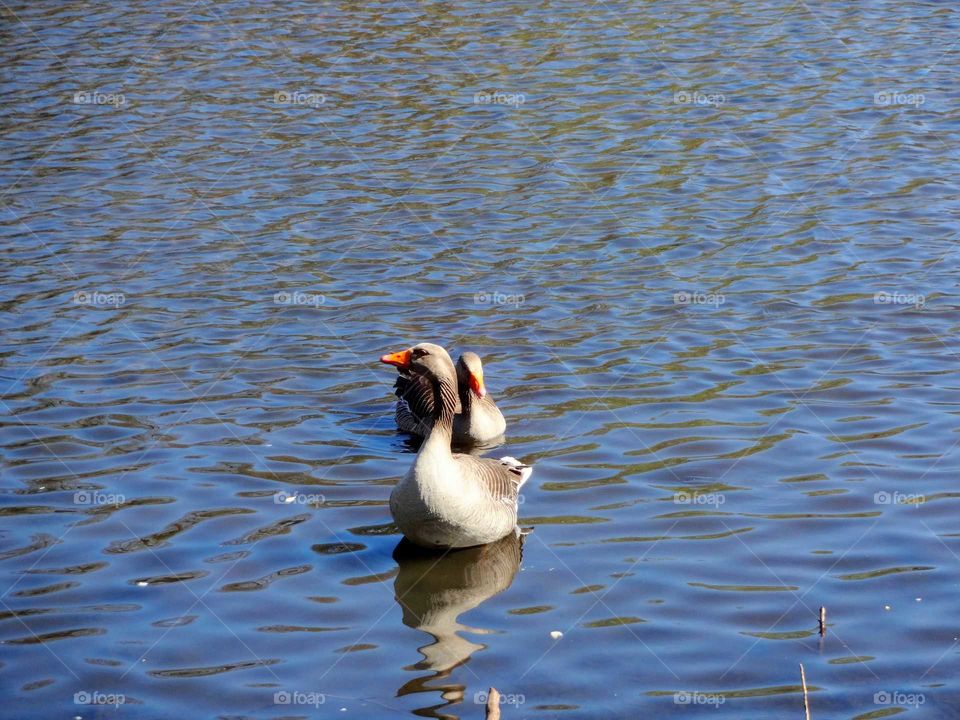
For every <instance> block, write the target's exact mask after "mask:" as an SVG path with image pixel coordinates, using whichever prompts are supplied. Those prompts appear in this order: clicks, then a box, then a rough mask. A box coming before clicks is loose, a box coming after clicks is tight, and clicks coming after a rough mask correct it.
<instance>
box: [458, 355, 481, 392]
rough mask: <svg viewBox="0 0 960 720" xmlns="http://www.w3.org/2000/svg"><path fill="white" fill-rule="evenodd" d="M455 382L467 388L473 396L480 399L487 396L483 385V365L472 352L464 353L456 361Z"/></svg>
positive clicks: (478, 357)
mask: <svg viewBox="0 0 960 720" xmlns="http://www.w3.org/2000/svg"><path fill="white" fill-rule="evenodd" d="M457 382H458V383H459V384H460V385H466V386H469V388H470V389H471V390H472V391H473V394H474V395H476V396H477V397H478V398H482V397H484V396H485V395H486V394H487V388H486V387H485V386H484V384H483V364H482V363H481V362H480V356H479V355H477V354H476V353H474V352H465V353H463V355H461V356H460V359H459V360H458V361H457Z"/></svg>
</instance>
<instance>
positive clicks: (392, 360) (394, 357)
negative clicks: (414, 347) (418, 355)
mask: <svg viewBox="0 0 960 720" xmlns="http://www.w3.org/2000/svg"><path fill="white" fill-rule="evenodd" d="M410 355H412V353H411V351H410V350H401V351H400V352H395V353H388V354H387V355H384V356H383V357H381V358H380V362H382V363H386V364H387V365H395V366H396V367H398V368H408V367H410Z"/></svg>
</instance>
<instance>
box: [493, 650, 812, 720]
mask: <svg viewBox="0 0 960 720" xmlns="http://www.w3.org/2000/svg"><path fill="white" fill-rule="evenodd" d="M800 683H801V684H802V685H803V712H804V713H805V714H806V716H807V720H810V700H809V698H807V675H806V673H804V672H803V663H800ZM488 707H489V706H488Z"/></svg>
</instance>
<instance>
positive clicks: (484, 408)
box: [394, 352, 507, 445]
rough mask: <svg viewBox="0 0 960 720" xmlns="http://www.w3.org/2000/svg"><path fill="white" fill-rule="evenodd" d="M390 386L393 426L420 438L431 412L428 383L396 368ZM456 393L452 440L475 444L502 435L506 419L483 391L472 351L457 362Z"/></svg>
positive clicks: (425, 432)
mask: <svg viewBox="0 0 960 720" xmlns="http://www.w3.org/2000/svg"><path fill="white" fill-rule="evenodd" d="M394 388H395V392H396V395H397V407H396V419H397V427H399V428H400V429H401V430H403V431H404V432H408V433H412V434H414V435H419V436H421V437H426V436H427V435H429V434H430V424H431V422H432V420H431V414H432V413H433V405H432V403H433V396H432V392H431V389H430V384H429V383H428V382H427V381H426V380H425V379H424V378H423V377H422V376H418V375H415V374H412V373H409V372H407V371H406V370H404V369H403V368H400V372H399V374H398V375H397V382H396V384H395V385H394ZM457 395H458V396H459V399H460V408H461V409H460V411H458V412H457V414H456V415H455V416H454V418H453V442H455V443H457V444H458V445H477V444H481V443H486V442H489V441H491V440H495V439H496V438H499V437H500V436H501V435H503V433H504V431H505V430H506V429H507V421H506V420H504V419H503V413H501V412H500V408H498V407H497V404H496V403H495V402H494V401H493V398H492V397H491V396H490V395H489V394H488V393H487V388H486V386H485V385H484V384H483V364H482V363H481V362H480V356H479V355H477V354H476V353H473V352H465V353H463V354H462V355H461V356H460V359H459V360H458V361H457Z"/></svg>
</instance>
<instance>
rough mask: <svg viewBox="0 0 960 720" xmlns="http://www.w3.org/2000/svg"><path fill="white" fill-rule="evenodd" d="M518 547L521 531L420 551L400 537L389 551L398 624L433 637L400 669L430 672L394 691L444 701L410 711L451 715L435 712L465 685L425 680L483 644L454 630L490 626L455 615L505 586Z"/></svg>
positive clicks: (446, 672)
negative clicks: (436, 694) (434, 695)
mask: <svg viewBox="0 0 960 720" xmlns="http://www.w3.org/2000/svg"><path fill="white" fill-rule="evenodd" d="M522 548H523V535H522V534H521V533H520V532H517V533H515V534H511V535H507V536H506V537H504V538H502V539H500V540H498V541H497V542H494V543H491V544H489V545H482V546H480V547H473V548H465V549H462V550H449V551H447V552H437V551H430V550H424V549H422V548H418V547H417V546H416V545H414V544H412V543H410V542H409V541H407V540H402V541H401V542H400V544H399V545H397V547H396V549H395V550H394V551H393V557H394V559H395V560H396V561H397V563H398V564H399V566H400V568H399V572H398V574H397V577H396V580H395V581H394V584H393V588H394V593H395V595H396V598H397V602H398V603H399V604H400V607H401V608H402V609H403V624H404V625H407V626H408V627H411V628H415V629H417V630H422V631H424V632H426V633H429V634H430V635H432V636H433V637H434V642H432V643H429V644H427V645H424V646H422V647H420V648H418V649H419V651H420V653H421V654H422V655H423V659H422V660H420V661H419V662H417V663H416V664H414V665H410V666H407V667H406V668H405V669H407V670H414V671H419V670H429V671H431V672H429V673H428V674H425V675H422V676H420V677H417V678H415V679H413V680H410V681H409V682H406V683H404V684H403V686H402V687H401V688H400V689H399V690H398V691H397V696H398V697H402V696H404V695H409V694H412V693H424V692H429V693H434V692H439V693H440V694H441V697H442V698H443V700H445V701H446V702H444V703H441V704H438V705H434V706H431V707H428V708H424V709H422V710H417V711H415V714H417V715H420V716H423V717H437V718H453V719H454V720H455V719H456V718H457V716H456V715H447V714H442V713H440V712H439V711H440V709H442V708H444V707H448V706H450V705H453V704H456V703H458V702H462V701H463V698H464V694H465V692H466V686H464V685H462V684H460V683H441V684H437V685H431V682H432V681H436V680H442V679H444V678H446V677H447V676H449V675H450V673H451V672H452V671H453V670H454V669H455V668H457V667H459V666H460V665H462V664H464V663H466V662H467V661H468V660H469V659H470V656H471V655H473V653H475V652H476V651H477V650H481V649H483V648H485V647H486V645H484V644H481V643H474V642H471V641H470V640H468V639H467V638H465V637H463V636H462V635H460V634H459V633H460V631H466V632H470V633H474V634H491V633H493V632H494V631H493V630H484V629H477V628H470V627H467V626H466V625H461V624H460V622H459V618H460V616H461V615H462V614H463V613H465V612H467V611H468V610H472V609H473V608H475V607H477V606H478V605H480V603H482V602H484V601H486V600H488V599H489V598H491V597H493V596H494V595H496V594H497V593H500V592H503V591H504V590H506V589H507V588H508V587H510V585H511V583H512V582H513V578H514V577H515V576H516V574H517V570H518V569H519V568H520V558H521V554H522ZM481 684H482V683H479V682H478V687H477V688H475V689H476V690H486V686H483V687H480V685H481Z"/></svg>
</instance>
